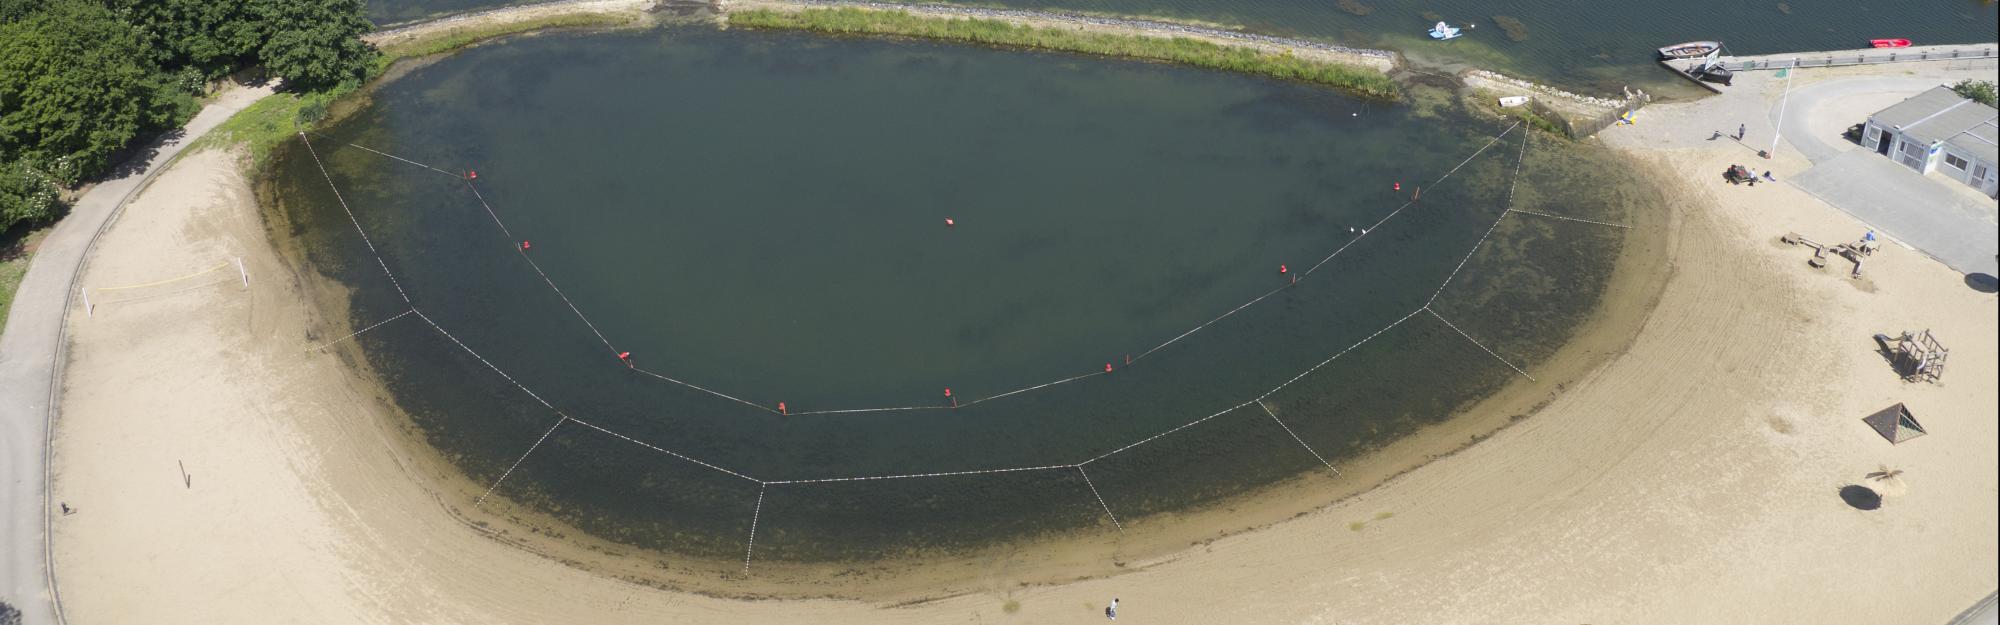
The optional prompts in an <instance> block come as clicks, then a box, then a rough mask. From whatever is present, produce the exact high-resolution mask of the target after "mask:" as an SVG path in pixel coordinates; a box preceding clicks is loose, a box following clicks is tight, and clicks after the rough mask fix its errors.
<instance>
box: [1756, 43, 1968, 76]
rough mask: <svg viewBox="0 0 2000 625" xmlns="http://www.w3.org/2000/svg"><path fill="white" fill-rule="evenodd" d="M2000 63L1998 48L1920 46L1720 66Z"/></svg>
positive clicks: (1761, 59) (1775, 56)
mask: <svg viewBox="0 0 2000 625" xmlns="http://www.w3.org/2000/svg"><path fill="white" fill-rule="evenodd" d="M1977 59H2000V44H1978V45H1967V46H1922V47H1916V48H1867V49H1862V50H1837V51H1831V52H1802V53H1795V54H1767V55H1759V56H1741V57H1739V56H1725V57H1722V58H1721V59H1720V60H1721V61H1722V66H1723V67H1726V68H1729V69H1731V70H1735V71H1757V70H1777V69H1784V68H1787V67H1838V66H1843V65H1874V64H1878V63H1910V62H1916V61H1955V60H1977Z"/></svg>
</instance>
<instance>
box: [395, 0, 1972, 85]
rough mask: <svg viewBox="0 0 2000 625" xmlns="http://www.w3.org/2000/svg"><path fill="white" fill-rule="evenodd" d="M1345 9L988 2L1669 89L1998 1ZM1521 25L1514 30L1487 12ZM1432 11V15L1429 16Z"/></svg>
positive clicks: (405, 1)
mask: <svg viewBox="0 0 2000 625" xmlns="http://www.w3.org/2000/svg"><path fill="white" fill-rule="evenodd" d="M1355 1H1356V2H1357V3H1358V5H1359V6H1361V7H1365V9H1363V10H1365V11H1366V13H1367V14H1366V15H1355V14H1353V13H1350V12H1348V11H1345V10H1343V9H1342V8H1341V6H1340V5H1339V4H1337V3H1336V1H1335V0H993V1H989V2H972V3H970V4H989V5H998V6H1006V7H1010V8H1024V9H1042V10H1078V11H1093V12H1102V13H1113V14H1125V15H1146V16H1162V17H1169V18H1179V19H1191V20H1203V21H1211V22H1220V23H1224V24H1230V25H1238V26H1243V27H1245V28H1248V29H1249V30H1251V31H1254V32H1260V33H1266V34H1275V35H1283V36H1291V37H1302V38H1308V39H1320V40H1326V41H1331V42H1334V43H1339V44H1343V45H1351V46H1364V47H1378V48H1387V49H1394V50H1400V51H1402V52H1404V53H1405V54H1408V55H1410V56H1411V57H1412V58H1414V59H1417V60H1419V61H1424V62H1429V63H1468V64H1471V65H1474V66H1476V67H1481V68H1486V69H1492V70H1498V71H1505V72H1509V73H1514V74H1518V75H1523V76H1528V77H1533V78H1536V79H1540V80H1544V81H1549V82H1553V83H1555V84H1560V85H1565V86H1569V87H1572V88H1578V89H1590V90H1593V92H1595V93H1606V92H1608V93H1616V92H1617V90H1618V88H1619V87H1620V86H1621V85H1635V86H1652V87H1655V88H1656V89H1670V88H1674V87H1679V86H1680V85H1676V84H1674V82H1673V81H1674V80H1677V79H1675V78H1674V77H1673V76H1672V75H1671V74H1668V73H1667V72H1665V71H1662V70H1660V69H1659V68H1657V67H1655V66H1653V63H1652V61H1653V59H1654V58H1655V53H1654V50H1655V49H1656V48H1659V47H1660V46H1664V45H1667V44H1671V43H1678V42H1682V41H1689V40H1719V41H1722V42H1723V43H1725V44H1727V45H1728V46H1729V48H1730V51H1731V52H1732V53H1736V54H1770V53H1779V52H1800V51H1809V50H1845V49H1853V48H1864V47H1867V46H1868V40H1869V39H1876V38H1906V39H1910V40H1912V41H1914V42H1916V43H1917V44H1918V45H1932V44H1950V43H1987V42H1992V41H1994V40H1995V37H1996V34H2000V26H1996V25H1995V24H1996V23H2000V4H1995V3H1993V2H1986V1H1983V0H1911V1H1906V2H1870V1H1867V0H1818V1H1813V0H1792V1H1790V2H1777V1H1775V0H1770V1H1765V0H1758V1H1755V2H1744V1H1741V0H1682V1H1679V2H1576V1H1573V0H1523V1H1520V2H1508V3H1504V4H1497V5H1496V4H1495V3H1492V2H1482V1H1479V0H1355ZM507 4H519V3H518V2H506V1H504V0H378V1H377V2H374V3H372V4H371V5H370V13H371V15H373V16H375V19H376V20H377V21H378V22H382V23H388V22H397V21H407V20H411V19H417V18H419V17H422V16H425V15H431V14H438V13H448V12H456V11H463V10H469V9H472V8H488V7H493V6H503V5H507ZM1499 15H1504V16H1509V17H1513V18H1515V19H1517V20H1519V21H1520V23H1521V24H1522V25H1524V26H1525V33H1524V36H1525V38H1523V39H1521V40H1518V41H1517V40H1515V39H1514V38H1513V37H1511V36H1509V33H1507V32H1505V31H1504V30H1503V29H1501V28H1500V27H1499V25H1498V24H1497V23H1496V22H1495V20H1494V17H1495V16H1499ZM1433 16H1436V17H1433ZM1438 17H1441V18H1442V19H1445V20H1447V21H1450V22H1452V23H1453V24H1460V25H1463V24H1466V23H1471V24H1474V25H1476V26H1477V27H1476V28H1474V29H1472V30H1471V31H1469V34H1468V36H1466V37H1461V38H1459V39H1455V40H1452V41H1449V42H1435V41H1432V40H1430V39H1429V38H1428V37H1426V36H1425V35H1424V31H1426V30H1428V29H1429V28H1430V26H1431V24H1432V23H1435V22H1436V21H1437V18H1438Z"/></svg>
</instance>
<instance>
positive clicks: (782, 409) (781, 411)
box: [778, 402, 792, 416]
mask: <svg viewBox="0 0 2000 625" xmlns="http://www.w3.org/2000/svg"><path fill="white" fill-rule="evenodd" d="M778 414H781V415H786V416H790V415H791V414H792V411H790V410H786V409H785V402H778Z"/></svg>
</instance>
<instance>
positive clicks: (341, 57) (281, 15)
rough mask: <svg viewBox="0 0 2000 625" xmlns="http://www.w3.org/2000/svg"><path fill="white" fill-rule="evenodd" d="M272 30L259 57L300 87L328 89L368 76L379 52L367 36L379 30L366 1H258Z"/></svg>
mask: <svg viewBox="0 0 2000 625" xmlns="http://www.w3.org/2000/svg"><path fill="white" fill-rule="evenodd" d="M252 4H253V11H254V12H255V14H256V16H257V18H258V19H259V20H260V21H261V22H262V23H263V24H265V25H267V27H268V28H269V32H268V34H267V35H266V37H265V39H264V44H263V46H262V47H260V48H258V50H257V53H258V57H259V60H260V61H262V62H263V65H264V67H265V68H266V69H269V70H271V71H272V72H273V73H276V74H277V75H279V76H283V77H285V80H287V81H290V82H291V83H294V85H295V86H297V87H301V88H305V89H323V88H326V87H331V86H333V85H336V84H339V83H340V82H342V81H345V80H351V79H360V78H362V77H364V76H366V75H367V73H368V70H369V69H370V68H371V67H373V66H374V64H375V56H376V55H377V54H379V53H378V52H376V51H375V48H374V46H370V45H368V44H367V43H365V42H362V41H361V35H362V34H363V33H366V32H368V30H369V29H371V28H374V25H373V24H370V23H369V22H368V18H366V17H363V16H362V10H363V9H364V8H365V5H364V3H363V0H252Z"/></svg>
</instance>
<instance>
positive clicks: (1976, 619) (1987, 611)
mask: <svg viewBox="0 0 2000 625" xmlns="http://www.w3.org/2000/svg"><path fill="white" fill-rule="evenodd" d="M1996 598H2000V593H1987V595H1986V598H1985V599H1980V600H1979V603H1975V604H1972V607H1970V608H1966V610H1965V612H1964V613H1962V614H1959V615H1958V618H1955V619H1952V620H1951V623H1949V624H1947V625H1995V624H1996V623H2000V606H1996V605H1995V601H1996Z"/></svg>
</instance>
